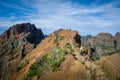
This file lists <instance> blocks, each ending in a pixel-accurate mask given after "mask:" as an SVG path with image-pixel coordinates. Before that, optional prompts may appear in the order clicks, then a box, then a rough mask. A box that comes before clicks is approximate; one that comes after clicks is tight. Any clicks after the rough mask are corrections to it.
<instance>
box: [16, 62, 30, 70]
mask: <svg viewBox="0 0 120 80" xmlns="http://www.w3.org/2000/svg"><path fill="white" fill-rule="evenodd" d="M28 63H29V61H25V62H23V63H21V64H20V66H18V67H17V69H16V71H19V70H20V69H22V68H24V67H25V66H26V65H27V64H28Z"/></svg>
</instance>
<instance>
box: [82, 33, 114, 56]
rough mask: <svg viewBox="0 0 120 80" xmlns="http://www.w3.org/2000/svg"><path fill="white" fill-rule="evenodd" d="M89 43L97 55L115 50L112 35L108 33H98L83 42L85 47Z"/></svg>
mask: <svg viewBox="0 0 120 80" xmlns="http://www.w3.org/2000/svg"><path fill="white" fill-rule="evenodd" d="M89 44H90V45H91V46H92V47H93V48H94V49H95V51H96V54H98V56H99V57H101V56H104V55H108V54H112V53H114V52H116V47H115V46H116V44H115V41H114V37H113V36H112V35H111V34H110V33H99V34H98V35H97V36H95V37H93V38H90V39H89V40H87V41H86V42H85V43H84V45H85V46H86V47H88V46H89Z"/></svg>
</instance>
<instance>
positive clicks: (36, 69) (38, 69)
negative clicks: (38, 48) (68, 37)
mask: <svg viewBox="0 0 120 80" xmlns="http://www.w3.org/2000/svg"><path fill="white" fill-rule="evenodd" d="M65 48H67V50H66V49H65ZM71 49H72V47H71V44H70V43H67V44H66V45H65V46H63V47H58V48H56V49H55V50H53V51H50V52H48V53H47V54H46V55H45V56H43V57H40V58H38V59H37V60H36V62H35V63H34V64H32V65H31V67H30V70H29V71H28V73H27V76H26V78H29V77H32V76H35V75H37V76H38V78H39V77H40V76H41V75H42V74H43V72H44V71H45V70H46V69H48V68H51V69H52V71H57V70H59V69H60V65H61V63H62V62H63V61H64V60H65V55H66V54H68V53H69V51H71Z"/></svg>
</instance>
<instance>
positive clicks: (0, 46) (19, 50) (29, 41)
mask: <svg viewBox="0 0 120 80" xmlns="http://www.w3.org/2000/svg"><path fill="white" fill-rule="evenodd" d="M44 38H45V36H44V34H43V32H42V30H41V29H37V28H36V27H35V25H34V24H30V23H22V24H16V25H13V26H12V27H10V28H9V29H8V30H6V31H5V32H4V33H3V34H2V35H1V36H0V71H2V72H1V73H0V79H2V78H3V79H5V80H9V77H10V76H11V74H12V73H11V71H12V72H15V69H16V68H17V65H18V64H19V62H20V61H21V60H22V59H23V58H24V57H25V56H26V55H27V54H28V53H29V52H31V51H32V50H33V49H34V48H35V47H36V46H37V44H39V43H40V42H41V40H42V39H44ZM6 64H8V65H10V66H8V65H6ZM8 67H9V68H8ZM5 74H6V75H5Z"/></svg>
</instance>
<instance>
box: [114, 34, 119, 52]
mask: <svg viewBox="0 0 120 80" xmlns="http://www.w3.org/2000/svg"><path fill="white" fill-rule="evenodd" d="M114 40H115V48H116V49H117V51H118V52H120V33H119V32H117V33H116V35H115V36H114Z"/></svg>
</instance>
